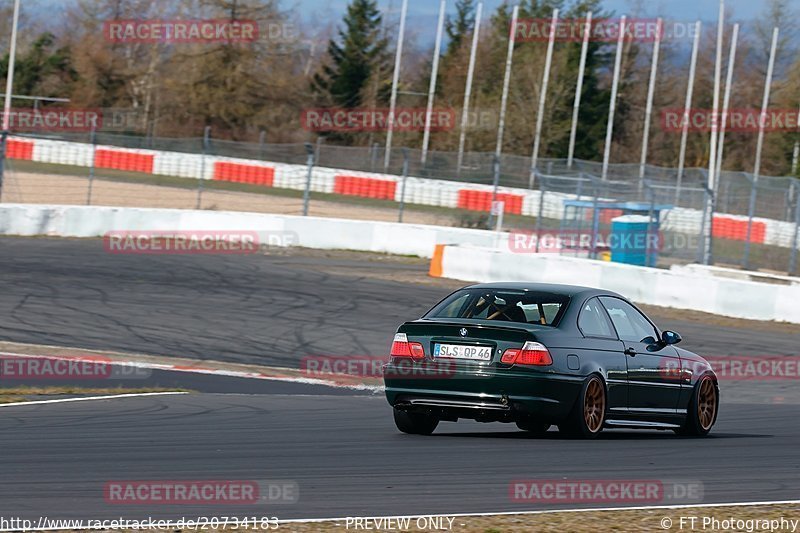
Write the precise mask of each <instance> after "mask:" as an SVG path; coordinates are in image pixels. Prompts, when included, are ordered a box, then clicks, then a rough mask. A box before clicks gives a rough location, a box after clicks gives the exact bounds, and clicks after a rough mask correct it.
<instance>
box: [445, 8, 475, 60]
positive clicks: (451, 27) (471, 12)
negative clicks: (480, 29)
mask: <svg viewBox="0 0 800 533" xmlns="http://www.w3.org/2000/svg"><path fill="white" fill-rule="evenodd" d="M474 27H475V2H474V1H473V0H458V1H457V2H456V16H455V19H452V18H450V17H449V16H448V17H447V24H446V29H447V37H448V38H449V43H448V44H447V53H446V55H447V56H448V57H449V56H452V55H453V53H454V52H455V51H456V50H458V49H459V48H461V43H463V42H464V37H466V36H467V35H469V34H471V33H472V29H473V28H474Z"/></svg>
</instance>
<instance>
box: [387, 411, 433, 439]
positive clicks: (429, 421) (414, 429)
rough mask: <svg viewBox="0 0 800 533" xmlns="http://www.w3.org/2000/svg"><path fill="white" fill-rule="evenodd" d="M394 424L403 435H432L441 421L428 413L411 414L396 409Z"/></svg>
mask: <svg viewBox="0 0 800 533" xmlns="http://www.w3.org/2000/svg"><path fill="white" fill-rule="evenodd" d="M394 424H395V425H396V426H397V429H399V430H400V431H402V432H403V433H409V434H411V435H430V434H431V433H433V430H434V429H436V426H438V425H439V419H438V418H436V417H435V416H433V415H429V414H426V413H409V412H408V411H401V410H400V409H395V410H394Z"/></svg>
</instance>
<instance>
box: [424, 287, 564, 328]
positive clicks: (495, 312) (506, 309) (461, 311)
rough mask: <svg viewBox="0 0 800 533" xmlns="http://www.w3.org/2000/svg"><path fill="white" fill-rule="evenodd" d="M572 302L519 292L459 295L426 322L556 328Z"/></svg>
mask: <svg viewBox="0 0 800 533" xmlns="http://www.w3.org/2000/svg"><path fill="white" fill-rule="evenodd" d="M568 300H569V298H568V297H567V296H565V295H563V294H554V293H549V292H538V291H524V290H515V289H463V290H460V291H456V292H454V293H453V294H451V295H450V296H448V297H447V298H445V299H444V300H442V301H441V302H439V303H438V304H437V305H436V306H435V307H434V308H433V309H431V310H430V311H428V313H427V314H426V315H425V317H424V318H460V319H475V320H498V321H504V322H522V323H526V324H540V325H542V326H555V325H557V323H558V320H559V319H560V318H561V314H562V311H563V310H564V309H565V308H566V304H567V302H568Z"/></svg>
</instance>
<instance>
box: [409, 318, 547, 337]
mask: <svg viewBox="0 0 800 533" xmlns="http://www.w3.org/2000/svg"><path fill="white" fill-rule="evenodd" d="M426 324H437V325H438V324H441V325H445V326H462V327H473V328H479V329H482V328H490V329H505V330H512V331H526V332H528V333H533V334H536V333H544V332H548V331H555V330H556V329H558V328H556V327H554V326H542V325H540V324H525V323H522V322H505V321H499V320H472V319H465V318H461V319H450V318H420V319H417V320H411V321H409V322H404V323H403V324H402V325H401V326H400V328H398V332H400V331H401V330H402V329H403V327H404V326H406V325H411V326H417V325H426Z"/></svg>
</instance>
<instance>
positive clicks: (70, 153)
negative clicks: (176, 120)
mask: <svg viewBox="0 0 800 533" xmlns="http://www.w3.org/2000/svg"><path fill="white" fill-rule="evenodd" d="M92 154H93V147H92V146H91V145H89V144H84V143H72V142H66V141H55V140H48V139H28V138H24V137H10V138H9V143H8V150H7V155H8V157H9V158H11V159H20V160H30V161H37V162H41V163H54V164H60V165H74V166H83V167H88V166H91V164H92V157H93V155H92ZM94 164H95V166H96V167H97V168H104V169H111V170H121V171H128V172H140V173H144V174H155V175H163V176H175V177H181V178H192V179H198V177H200V178H202V179H205V180H217V181H228V182H233V183H244V184H249V185H255V186H260V187H275V188H281V189H295V190H304V189H305V186H306V180H307V178H308V169H307V167H306V166H305V165H293V164H284V163H272V162H266V161H258V160H249V159H240V158H231V157H219V156H202V155H200V154H189V153H181V152H165V151H160V150H137V149H128V148H119V147H116V146H97V147H96V148H95V149H94ZM201 174H202V176H201ZM311 190H312V191H314V192H323V193H328V194H338V195H342V196H354V197H359V198H372V199H377V200H388V201H395V202H398V201H400V199H401V197H402V195H403V194H405V201H406V203H409V204H419V205H430V206H438V207H449V208H458V209H464V210H469V211H477V212H488V211H489V210H490V208H491V201H492V194H493V193H492V187H491V186H489V185H483V184H475V183H463V182H456V181H446V180H434V179H427V178H417V177H409V178H407V180H406V185H405V191H403V185H402V179H401V178H399V177H398V176H394V175H387V174H380V173H369V172H357V171H350V170H339V169H332V168H324V167H315V168H314V169H313V172H312V176H311ZM574 198H575V196H574V195H570V194H565V193H558V192H548V193H546V194H545V195H544V203H543V205H541V206H540V202H541V201H542V199H541V193H540V191H531V190H529V189H522V188H511V187H500V188H499V189H498V194H497V200H501V201H503V202H504V203H505V212H506V213H508V214H516V215H524V216H538V215H539V214H540V213H541V215H542V216H543V217H544V218H554V219H561V218H563V216H564V200H566V199H574ZM606 215H608V216H611V215H613V213H610V212H609V213H606ZM665 215H666V216H665V218H664V220H663V223H662V229H664V230H668V231H675V232H680V233H687V234H697V233H699V231H700V226H701V219H702V213H701V212H700V211H699V210H696V209H687V208H682V207H676V208H674V209H671V210H670V211H669V212H667V213H665ZM746 233H747V218H746V217H743V216H740V215H728V214H717V215H715V216H714V226H713V234H714V236H715V237H717V238H721V239H729V240H738V241H743V240H745V239H746ZM793 237H794V224H793V223H791V222H783V221H778V220H771V219H765V218H755V219H754V221H753V225H752V232H751V240H752V242H756V243H763V244H769V245H773V246H780V247H784V248H790V247H792V246H793V242H792V239H793Z"/></svg>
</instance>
